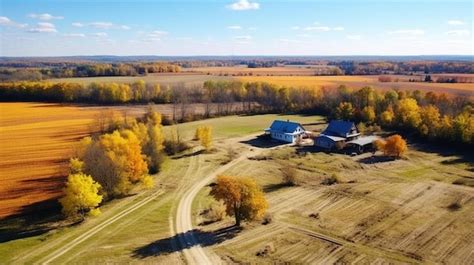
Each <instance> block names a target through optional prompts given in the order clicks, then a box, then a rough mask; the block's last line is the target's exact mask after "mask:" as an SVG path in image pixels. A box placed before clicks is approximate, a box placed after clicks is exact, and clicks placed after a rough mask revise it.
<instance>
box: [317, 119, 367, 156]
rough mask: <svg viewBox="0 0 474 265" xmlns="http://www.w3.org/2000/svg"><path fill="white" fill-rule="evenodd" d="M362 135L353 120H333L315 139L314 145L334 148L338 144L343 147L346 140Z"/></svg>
mask: <svg viewBox="0 0 474 265" xmlns="http://www.w3.org/2000/svg"><path fill="white" fill-rule="evenodd" d="M359 135H360V133H359V131H358V130H357V127H356V126H355V125H354V123H353V122H350V121H341V120H333V121H331V122H330V123H329V125H328V127H327V128H326V130H324V131H323V132H322V133H321V134H320V135H319V136H318V137H317V138H316V139H315V140H314V145H315V146H317V147H321V148H325V149H333V148H335V147H336V145H338V144H339V145H341V147H342V146H343V145H344V144H345V143H346V141H351V140H353V139H356V138H358V137H359Z"/></svg>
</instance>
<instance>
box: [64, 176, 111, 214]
mask: <svg viewBox="0 0 474 265" xmlns="http://www.w3.org/2000/svg"><path fill="white" fill-rule="evenodd" d="M100 188H101V186H100V184H99V183H97V182H96V181H94V180H93V179H92V177H91V176H89V175H85V174H83V173H77V174H71V175H69V176H68V178H67V182H66V187H65V188H64V194H65V195H64V197H62V198H61V199H59V202H60V203H61V205H62V211H63V213H64V215H66V216H68V217H74V216H76V215H80V216H81V217H82V218H84V216H85V214H87V213H89V214H91V215H97V214H99V213H100V210H99V209H98V208H97V207H98V206H99V203H101V202H102V195H99V190H100Z"/></svg>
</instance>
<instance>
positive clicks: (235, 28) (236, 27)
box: [227, 25, 242, 30]
mask: <svg viewBox="0 0 474 265" xmlns="http://www.w3.org/2000/svg"><path fill="white" fill-rule="evenodd" d="M227 28H228V29H233V30H239V29H242V27H241V26H237V25H234V26H228V27H227Z"/></svg>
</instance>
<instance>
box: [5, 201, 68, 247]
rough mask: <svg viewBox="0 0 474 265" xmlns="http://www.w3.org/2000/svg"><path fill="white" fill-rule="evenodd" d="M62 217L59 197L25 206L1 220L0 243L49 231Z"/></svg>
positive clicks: (54, 227)
mask: <svg viewBox="0 0 474 265" xmlns="http://www.w3.org/2000/svg"><path fill="white" fill-rule="evenodd" d="M62 219H63V216H62V214H61V206H60V205H59V203H58V201H57V198H53V199H49V200H46V201H41V202H37V203H33V204H30V205H26V206H23V207H22V208H21V210H20V211H19V213H17V214H14V215H10V216H8V217H6V218H3V219H1V220H0V243H4V242H8V241H11V240H16V239H21V238H26V237H31V236H38V235H41V234H44V233H47V232H49V231H51V230H53V229H56V228H57V226H53V225H52V224H53V223H55V222H59V221H61V220H62Z"/></svg>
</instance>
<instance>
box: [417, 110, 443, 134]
mask: <svg viewBox="0 0 474 265" xmlns="http://www.w3.org/2000/svg"><path fill="white" fill-rule="evenodd" d="M420 118H421V123H420V125H419V126H418V130H419V132H420V133H421V135H423V136H428V137H430V138H434V137H436V136H437V135H438V131H439V127H440V114H439V109H438V108H437V107H435V106H433V105H428V106H425V107H422V108H421V109H420Z"/></svg>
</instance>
